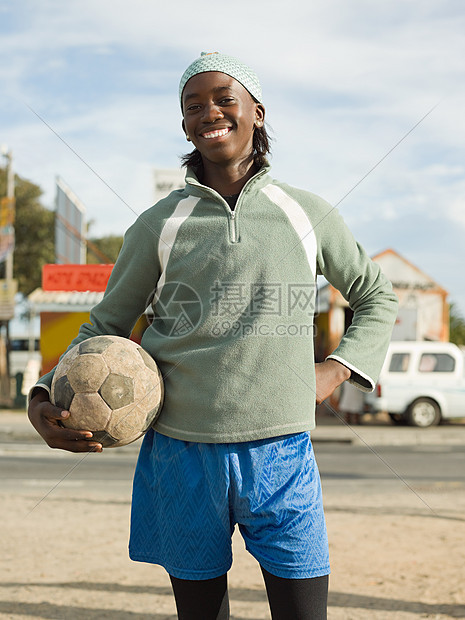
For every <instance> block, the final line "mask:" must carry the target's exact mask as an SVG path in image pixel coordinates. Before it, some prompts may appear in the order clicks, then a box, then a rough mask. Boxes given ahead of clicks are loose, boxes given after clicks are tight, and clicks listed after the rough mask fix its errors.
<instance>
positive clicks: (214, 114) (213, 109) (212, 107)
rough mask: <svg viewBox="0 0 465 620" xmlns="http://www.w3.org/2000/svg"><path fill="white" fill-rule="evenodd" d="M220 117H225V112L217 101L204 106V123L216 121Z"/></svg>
mask: <svg viewBox="0 0 465 620" xmlns="http://www.w3.org/2000/svg"><path fill="white" fill-rule="evenodd" d="M219 118H223V112H222V111H221V108H220V107H219V106H217V105H216V104H215V103H210V104H208V105H206V106H205V107H204V109H203V115H202V121H203V122H204V123H214V122H215V121H216V120H218V119H219Z"/></svg>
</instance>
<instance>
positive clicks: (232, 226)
mask: <svg viewBox="0 0 465 620" xmlns="http://www.w3.org/2000/svg"><path fill="white" fill-rule="evenodd" d="M228 208H229V205H228ZM228 217H229V239H230V241H231V243H237V230H236V211H233V210H232V209H229V216H228Z"/></svg>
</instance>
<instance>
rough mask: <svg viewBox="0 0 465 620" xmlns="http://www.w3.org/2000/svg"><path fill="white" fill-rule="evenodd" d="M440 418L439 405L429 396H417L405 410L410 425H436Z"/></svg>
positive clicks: (423, 426) (424, 426)
mask: <svg viewBox="0 0 465 620" xmlns="http://www.w3.org/2000/svg"><path fill="white" fill-rule="evenodd" d="M440 419H441V410H440V409H439V405H438V404H437V403H435V402H434V400H430V399H429V398H419V399H418V400H416V401H415V402H413V403H412V404H411V405H410V407H409V408H408V411H407V420H408V423H409V424H410V425H411V426H421V427H422V428H426V427H427V426H436V425H437V424H439V421H440Z"/></svg>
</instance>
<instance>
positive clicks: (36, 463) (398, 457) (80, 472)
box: [0, 442, 465, 495]
mask: <svg viewBox="0 0 465 620" xmlns="http://www.w3.org/2000/svg"><path fill="white" fill-rule="evenodd" d="M315 453H316V455H317V461H318V464H319V467H320V472H321V478H322V481H323V486H324V489H325V493H328V492H335V493H348V492H353V491H363V492H365V491H369V490H370V489H376V490H377V491H382V492H391V491H395V490H397V489H403V488H405V487H407V488H408V487H410V486H411V487H414V488H420V487H425V485H426V486H427V485H429V486H431V485H433V486H436V487H439V486H441V485H442V486H443V487H444V488H452V487H456V488H457V489H464V488H465V450H464V449H463V448H462V447H461V446H455V445H417V446H409V447H405V446H377V447H372V448H367V447H366V446H360V445H352V444H349V443H342V444H341V443H332V442H322V443H318V442H317V443H316V444H315ZM136 459H137V452H136V451H135V450H124V449H118V450H106V451H105V452H104V453H103V454H87V455H74V454H68V453H66V452H63V451H55V450H51V449H49V448H48V447H47V446H45V445H41V444H18V443H16V444H11V443H4V444H0V471H1V476H0V490H2V491H12V490H14V491H16V492H21V491H23V492H24V491H30V490H31V488H36V489H37V488H40V489H43V491H44V494H45V493H47V492H48V491H50V490H51V489H53V488H54V486H55V485H58V486H57V487H56V489H57V490H58V489H67V488H74V489H75V490H76V491H78V490H79V489H82V490H83V491H85V490H86V489H88V488H89V487H90V486H91V487H92V488H93V489H97V490H98V491H99V492H100V491H101V492H106V491H110V490H111V491H114V490H119V491H121V493H122V494H125V495H126V494H128V493H130V489H131V480H132V475H133V473H134V467H135V464H136ZM407 485H408V486H407Z"/></svg>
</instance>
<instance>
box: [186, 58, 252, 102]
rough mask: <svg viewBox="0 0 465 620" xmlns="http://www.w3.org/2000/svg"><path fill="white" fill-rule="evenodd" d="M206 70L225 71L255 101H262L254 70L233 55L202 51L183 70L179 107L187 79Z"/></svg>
mask: <svg viewBox="0 0 465 620" xmlns="http://www.w3.org/2000/svg"><path fill="white" fill-rule="evenodd" d="M207 71H219V72H220V73H226V75H229V76H231V77H232V78H234V79H235V80H237V81H238V82H240V83H241V84H242V86H243V87H244V88H245V89H246V90H248V91H249V93H250V94H251V95H252V97H253V98H254V99H255V100H256V101H258V102H259V103H262V87H261V86H260V82H259V80H258V77H257V74H256V73H255V71H253V70H252V69H251V68H250V67H248V66H247V65H245V64H244V63H243V62H241V61H240V60H237V58H234V57H233V56H227V55H226V54H219V53H218V52H211V53H207V52H202V54H201V56H200V58H197V60H194V62H193V63H192V64H190V65H189V66H188V67H187V69H186V70H185V71H184V73H183V76H182V78H181V81H180V83H179V101H180V103H181V108H182V93H183V90H184V87H185V85H186V84H187V82H188V80H190V79H191V77H194V75H197V74H198V73H206V72H207Z"/></svg>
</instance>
